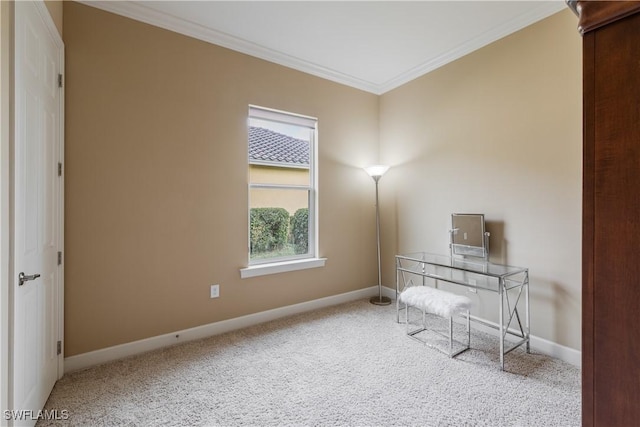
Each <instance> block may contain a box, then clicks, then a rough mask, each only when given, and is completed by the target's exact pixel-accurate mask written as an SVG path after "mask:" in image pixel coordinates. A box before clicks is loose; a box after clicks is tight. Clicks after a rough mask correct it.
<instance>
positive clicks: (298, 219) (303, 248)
mask: <svg viewBox="0 0 640 427" xmlns="http://www.w3.org/2000/svg"><path fill="white" fill-rule="evenodd" d="M291 240H292V242H293V245H294V247H295V251H296V253H297V254H306V253H307V252H308V251H309V209H307V208H302V209H298V210H297V211H296V212H295V213H294V214H293V216H292V217H291Z"/></svg>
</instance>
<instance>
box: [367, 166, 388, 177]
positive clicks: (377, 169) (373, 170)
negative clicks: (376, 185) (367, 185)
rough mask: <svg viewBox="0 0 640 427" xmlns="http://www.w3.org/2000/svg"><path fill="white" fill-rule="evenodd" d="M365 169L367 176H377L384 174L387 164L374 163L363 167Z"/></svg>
mask: <svg viewBox="0 0 640 427" xmlns="http://www.w3.org/2000/svg"><path fill="white" fill-rule="evenodd" d="M364 170H365V171H367V173H368V174H369V176H371V177H373V178H379V177H381V176H382V175H384V174H385V172H387V171H388V170H389V166H385V165H374V166H369V167H366V168H364Z"/></svg>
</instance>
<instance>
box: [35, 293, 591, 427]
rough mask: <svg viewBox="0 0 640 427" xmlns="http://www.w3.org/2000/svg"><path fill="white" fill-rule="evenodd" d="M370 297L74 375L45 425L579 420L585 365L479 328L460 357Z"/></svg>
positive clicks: (56, 395) (50, 406)
mask: <svg viewBox="0 0 640 427" xmlns="http://www.w3.org/2000/svg"><path fill="white" fill-rule="evenodd" d="M404 332H405V325H403V324H398V323H396V321H395V305H393V304H392V305H391V306H386V307H380V306H374V305H372V304H370V303H369V302H368V301H365V300H361V301H356V302H352V303H347V304H342V305H339V306H334V307H329V308H325V309H320V310H317V311H313V312H309V313H304V314H301V315H296V316H292V317H287V318H284V319H279V320H275V321H272V322H268V323H264V324H261V325H257V326H253V327H249V328H246V329H242V330H238V331H235V332H230V333H226V334H223V335H218V336H214V337H211V338H207V339H204V340H199V341H194V342H189V343H184V344H180V345H176V346H173V347H169V348H166V349H162V350H157V351H153V352H149V353H146V354H143V355H139V356H134V357H130V358H127V359H123V360H119V361H116V362H111V363H108V364H105V365H102V366H97V367H93V368H90V369H86V370H83V371H79V372H75V373H71V374H68V375H65V376H64V377H63V378H62V379H61V380H60V381H59V382H58V383H57V384H56V386H55V388H54V390H53V392H52V394H51V396H50V398H49V400H48V402H47V405H46V408H45V409H47V410H54V409H56V410H58V411H62V410H67V411H68V414H69V418H68V420H66V421H55V422H54V421H39V422H38V424H37V425H38V426H47V425H73V426H237V425H250V426H392V425H407V426H409V425H411V426H413V425H415V426H418V425H419V426H492V427H495V426H578V425H580V369H579V368H577V367H575V366H572V365H570V364H568V363H565V362H562V361H560V360H556V359H553V358H551V357H548V356H545V355H542V354H537V353H535V352H533V353H532V354H527V353H525V352H524V350H522V349H517V350H515V351H513V352H511V353H510V354H508V355H507V356H506V366H505V368H506V369H507V371H508V372H501V371H500V369H499V366H498V357H499V356H498V350H497V346H498V339H497V337H494V336H490V335H488V334H484V333H481V332H478V331H474V333H473V336H472V341H471V345H472V349H471V350H469V351H467V352H464V353H462V354H461V355H460V356H458V357H457V358H456V359H449V358H448V357H447V356H446V355H444V354H442V353H440V352H437V351H435V350H433V349H431V348H428V347H425V346H424V345H422V344H420V343H418V342H416V341H415V340H412V339H410V338H408V337H407V336H406V335H405V334H404Z"/></svg>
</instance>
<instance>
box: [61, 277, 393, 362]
mask: <svg viewBox="0 0 640 427" xmlns="http://www.w3.org/2000/svg"><path fill="white" fill-rule="evenodd" d="M383 289H388V288H383ZM377 292H378V287H377V286H372V287H369V288H364V289H359V290H357V291H352V292H347V293H344V294H339V295H332V296H329V297H325V298H320V299H316V300H313V301H307V302H303V303H300V304H294V305H289V306H286V307H279V308H274V309H273V310H267V311H262V312H260V313H254V314H249V315H246V316H241V317H236V318H233V319H228V320H222V321H220V322H215V323H209V324H207V325H202V326H197V327H195V328H190V329H185V330H182V331H177V332H171V333H168V334H164V335H158V336H155V337H151V338H146V339H143V340H139V341H134V342H130V343H126V344H120V345H116V346H113V347H108V348H103V349H100V350H95V351H90V352H88V353H83V354H78V355H75V356H70V357H66V358H65V359H64V372H65V373H69V372H73V371H78V370H80V369H85V368H89V367H91V366H95V365H100V364H103V363H106V362H110V361H113V360H118V359H122V358H124V357H128V356H133V355H136V354H140V353H145V352H147V351H151V350H156V349H159V348H162V347H167V346H170V345H174V344H177V343H181V342H187V341H193V340H197V339H201V338H207V337H210V336H213V335H219V334H222V333H225V332H229V331H233V330H236V329H241V328H246V327H247V326H252V325H257V324H259V323H264V322H268V321H270V320H275V319H278V318H281V317H286V316H291V315H294V314H298V313H303V312H306V311H311V310H316V309H318V308H323V307H329V306H332V305H337V304H342V303H345V302H349V301H355V300H358V299H362V298H368V297H371V296H373V295H376V294H377ZM385 294H386V293H385ZM390 296H391V295H390ZM392 297H393V298H395V290H394V291H393V296H392Z"/></svg>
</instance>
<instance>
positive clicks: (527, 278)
mask: <svg viewBox="0 0 640 427" xmlns="http://www.w3.org/2000/svg"><path fill="white" fill-rule="evenodd" d="M524 278H525V286H526V288H525V289H524V291H525V294H524V301H525V311H526V313H525V316H526V319H525V324H526V325H527V347H526V348H527V353H531V323H530V318H529V271H527V272H526V273H525V277H524Z"/></svg>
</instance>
